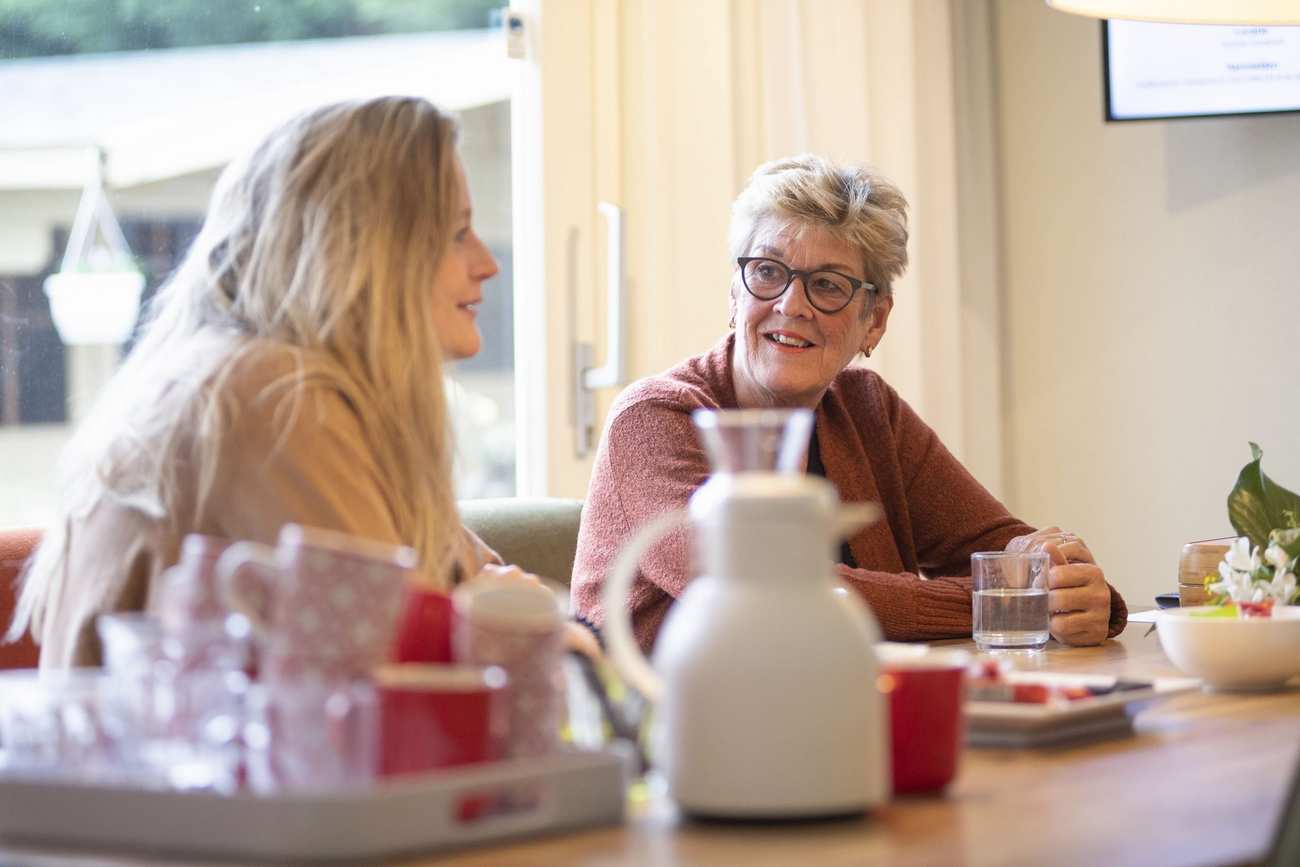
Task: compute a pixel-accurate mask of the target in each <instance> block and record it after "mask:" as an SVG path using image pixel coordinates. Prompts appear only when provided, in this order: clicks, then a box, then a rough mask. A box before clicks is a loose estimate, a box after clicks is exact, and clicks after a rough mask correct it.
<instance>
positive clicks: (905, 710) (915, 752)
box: [878, 648, 970, 795]
mask: <svg viewBox="0 0 1300 867" xmlns="http://www.w3.org/2000/svg"><path fill="white" fill-rule="evenodd" d="M907 650H909V651H910V648H908V649H907ZM918 651H919V652H915V653H912V652H899V653H893V652H887V651H885V650H883V649H882V651H881V653H880V654H879V658H880V677H879V681H878V683H879V686H880V691H881V692H882V693H884V695H885V699H886V701H887V702H888V703H889V732H890V758H891V760H892V764H893V781H894V794H896V795H906V794H919V793H924V792H938V791H942V790H943V788H944V787H945V786H947V785H948V783H950V782H952V779H953V777H955V776H956V775H957V759H958V755H959V753H960V751H961V739H962V696H963V679H964V678H965V676H966V666H967V664H968V663H969V660H970V657H969V654H967V653H965V652H964V651H960V650H947V651H945V650H930V649H920V648H918Z"/></svg>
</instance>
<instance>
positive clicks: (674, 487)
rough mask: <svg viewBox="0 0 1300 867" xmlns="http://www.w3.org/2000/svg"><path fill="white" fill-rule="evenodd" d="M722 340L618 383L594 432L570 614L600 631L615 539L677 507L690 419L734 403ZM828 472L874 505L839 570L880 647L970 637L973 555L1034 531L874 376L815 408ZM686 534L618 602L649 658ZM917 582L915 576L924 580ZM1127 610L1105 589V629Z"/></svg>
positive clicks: (863, 374)
mask: <svg viewBox="0 0 1300 867" xmlns="http://www.w3.org/2000/svg"><path fill="white" fill-rule="evenodd" d="M732 345H733V338H732V337H731V336H728V337H727V338H726V339H725V340H723V341H722V342H721V343H719V344H718V345H717V346H715V347H714V348H713V349H712V350H710V351H709V352H707V353H705V354H703V355H699V356H696V357H694V358H690V359H687V360H686V361H684V362H683V363H681V364H679V365H677V366H676V367H674V368H672V369H671V370H669V371H667V372H665V373H663V374H660V375H659V376H653V377H650V378H648V379H643V380H640V381H639V382H636V383H634V384H633V385H631V386H629V387H628V388H627V389H626V390H625V391H624V392H623V393H622V394H621V395H620V396H619V398H618V400H617V401H616V402H615V404H614V407H613V408H612V410H611V412H610V418H609V421H608V423H607V424H606V427H605V432H604V435H603V436H602V437H601V442H600V449H599V452H598V453H597V456H596V464H595V467H594V468H593V471H592V478H591V486H590V488H589V490H588V495H587V503H586V506H585V507H584V508H583V511H582V524H581V527H580V529H579V533H578V551H577V560H576V562H575V564H574V572H573V583H572V595H573V604H574V609H575V612H576V613H577V615H578V616H579V617H580V618H582V619H585V620H587V621H588V622H590V623H591V624H593V625H595V626H600V625H602V624H603V623H604V612H603V611H602V609H601V598H600V594H601V586H602V580H603V578H604V576H605V575H606V573H607V572H608V571H609V570H610V568H611V567H612V565H613V561H614V558H615V556H616V555H617V553H618V550H619V547H620V545H622V544H623V542H625V541H626V540H627V539H628V537H629V536H630V534H631V533H632V532H633V531H634V530H635V529H636V528H637V527H639V526H640V525H642V524H644V523H645V522H647V521H649V520H651V519H652V518H654V517H656V516H657V515H659V514H662V513H663V512H665V511H667V510H669V509H672V508H676V507H679V506H684V505H685V504H686V502H687V500H688V499H689V498H690V496H691V494H692V493H694V492H695V490H696V489H697V488H698V487H699V486H700V485H701V484H702V483H703V482H704V480H705V479H706V478H707V476H708V474H709V465H708V460H707V458H706V456H705V453H704V450H703V447H702V446H701V445H700V442H699V438H698V436H697V435H696V432H695V429H694V426H693V424H692V422H691V412H692V411H693V410H695V409H697V408H701V407H704V408H709V409H714V408H723V409H729V408H735V407H736V406H737V403H736V392H735V387H734V385H733V381H732V371H731V351H732ZM815 424H816V431H817V438H818V442H819V444H820V448H821V458H822V463H823V464H824V466H825V468H826V477H827V478H828V479H829V480H830V481H831V482H832V483H833V484H834V485H835V486H836V488H837V489H838V490H839V495H840V499H841V500H843V501H845V502H850V503H852V502H878V503H880V504H881V506H883V508H884V518H883V519H882V520H880V521H878V522H876V523H874V524H872V525H870V526H868V527H866V528H864V529H863V530H862V531H861V532H859V533H858V534H857V535H856V536H854V537H853V538H852V539H850V540H849V548H850V550H851V552H852V554H853V558H854V559H855V560H856V561H857V562H858V564H859V565H860V566H861V567H862V568H849V567H847V566H844V565H843V564H841V565H840V566H839V567H838V570H839V577H840V579H841V580H842V581H843V582H844V583H845V584H847V585H848V586H850V587H852V588H853V589H854V590H856V591H857V592H858V593H859V594H861V596H862V598H863V599H865V600H866V601H867V603H868V604H869V605H870V606H871V609H872V611H873V612H874V613H875V615H876V619H877V620H878V621H879V622H880V626H881V628H882V630H883V632H884V635H885V638H887V639H889V640H891V641H929V640H937V639H942V638H958V637H968V636H969V635H970V633H971V579H970V555H971V554H972V553H973V552H975V551H997V550H1001V549H1002V548H1004V547H1005V546H1006V544H1007V543H1008V542H1009V541H1011V539H1013V538H1014V537H1016V536H1020V535H1023V534H1026V533H1032V532H1033V531H1034V528H1033V527H1030V526H1029V525H1027V524H1025V523H1023V522H1022V521H1020V520H1018V519H1016V518H1014V517H1012V515H1011V514H1010V513H1009V512H1008V511H1007V509H1006V507H1004V506H1003V505H1002V504H1001V503H1000V502H998V500H997V499H996V498H995V497H993V495H992V494H990V493H989V492H988V491H987V490H985V489H984V487H983V486H982V485H981V484H980V483H979V482H977V481H976V480H975V478H974V477H973V476H972V475H971V474H970V473H969V472H967V470H966V469H965V467H963V466H962V465H961V464H960V463H959V462H958V461H957V459H956V458H955V457H953V455H952V454H951V453H950V452H949V451H948V449H947V448H945V447H944V445H943V443H942V442H940V441H939V437H938V436H937V435H936V434H935V432H934V431H933V430H932V429H931V428H930V427H929V426H928V425H926V424H925V422H923V421H921V419H920V417H919V416H917V414H916V413H915V412H914V411H913V410H912V408H911V407H910V406H908V404H907V402H906V401H904V400H903V399H902V398H900V397H899V396H898V394H897V392H895V391H894V390H893V389H892V388H891V387H890V386H889V385H887V384H886V383H885V381H884V380H883V379H881V378H880V376H879V375H878V374H876V373H874V372H873V371H870V370H866V369H864V368H858V367H849V368H846V369H845V370H843V371H841V372H840V373H839V375H838V376H836V377H835V379H834V380H833V381H832V383H831V386H830V388H829V389H828V390H827V392H826V394H825V396H824V397H823V398H822V401H821V403H820V404H819V405H818V406H817V410H816V414H815ZM689 550H690V541H689V538H688V535H687V531H685V530H682V531H679V532H676V533H671V534H669V535H668V536H666V537H665V538H664V539H663V540H661V541H660V542H659V544H658V545H656V546H654V547H653V548H652V549H651V550H650V551H649V552H648V553H647V554H646V556H645V557H644V558H643V560H642V561H641V573H640V574H639V575H638V576H637V578H636V581H635V583H634V585H633V588H632V593H631V597H630V600H629V604H630V606H631V611H632V618H633V624H634V627H635V630H636V635H637V638H638V640H639V641H640V643H641V646H642V647H643V648H644V649H646V650H649V649H650V648H651V646H652V645H653V643H654V639H655V636H656V635H657V634H658V632H659V628H660V626H661V625H662V623H663V620H664V617H665V615H666V614H667V613H668V609H669V607H670V606H671V605H672V603H673V601H674V600H675V599H676V598H677V597H678V596H680V595H681V593H682V591H683V590H685V588H686V584H687V582H688V581H689V580H690V576H691V574H692V571H691V568H690V564H689V554H688V552H689ZM923 576H924V577H923ZM1127 617H1128V611H1127V608H1126V607H1125V605H1124V601H1123V599H1122V598H1120V596H1119V594H1118V593H1117V592H1115V590H1114V588H1112V589H1111V618H1110V634H1111V635H1116V634H1118V633H1119V632H1120V630H1122V629H1123V628H1124V624H1125V622H1126V620H1127Z"/></svg>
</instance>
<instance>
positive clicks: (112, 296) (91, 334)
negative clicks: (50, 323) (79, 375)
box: [45, 271, 144, 346]
mask: <svg viewBox="0 0 1300 867" xmlns="http://www.w3.org/2000/svg"><path fill="white" fill-rule="evenodd" d="M143 289H144V275H143V274H141V273H140V272H139V271H85V272H75V271H74V272H63V271H60V272H59V273H57V274H51V275H50V276H49V277H46V278H45V294H46V295H48V296H49V297H50V316H51V317H52V318H53V319H54V327H55V328H56V329H58V332H59V337H60V338H61V339H62V340H63V342H64V343H65V344H67V345H68V346H78V345H83V344H90V343H112V344H116V343H125V342H126V340H127V338H129V337H130V336H131V330H132V329H134V328H135V320H136V317H137V316H138V315H139V312H140V293H141V291H142V290H143Z"/></svg>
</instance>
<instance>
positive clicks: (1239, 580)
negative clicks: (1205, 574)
mask: <svg viewBox="0 0 1300 867" xmlns="http://www.w3.org/2000/svg"><path fill="white" fill-rule="evenodd" d="M1219 575H1220V576H1222V578H1223V580H1222V581H1215V582H1214V583H1213V584H1210V585H1209V586H1208V587H1207V588H1206V589H1208V590H1209V591H1210V592H1211V593H1214V594H1216V595H1222V596H1227V597H1228V598H1229V599H1231V600H1232V601H1233V602H1251V601H1254V600H1252V599H1251V596H1252V595H1253V594H1254V589H1255V588H1254V583H1255V582H1253V581H1252V580H1251V579H1250V573H1249V572H1238V571H1237V570H1236V569H1231V568H1228V564H1227V563H1226V562H1224V563H1221V564H1220V565H1219Z"/></svg>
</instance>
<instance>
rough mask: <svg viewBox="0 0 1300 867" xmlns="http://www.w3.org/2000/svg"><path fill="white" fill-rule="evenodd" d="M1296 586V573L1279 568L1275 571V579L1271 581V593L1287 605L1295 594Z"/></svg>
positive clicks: (1269, 587) (1269, 588)
mask: <svg viewBox="0 0 1300 867" xmlns="http://www.w3.org/2000/svg"><path fill="white" fill-rule="evenodd" d="M1295 586H1296V581H1295V573H1294V572H1287V571H1286V570H1285V569H1278V570H1277V571H1276V572H1274V573H1273V580H1272V581H1271V582H1269V586H1268V590H1269V595H1270V596H1272V597H1273V598H1274V599H1276V600H1277V601H1278V602H1281V603H1282V604H1284V605H1285V604H1286V603H1288V602H1290V601H1291V597H1292V596H1294V595H1295Z"/></svg>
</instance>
